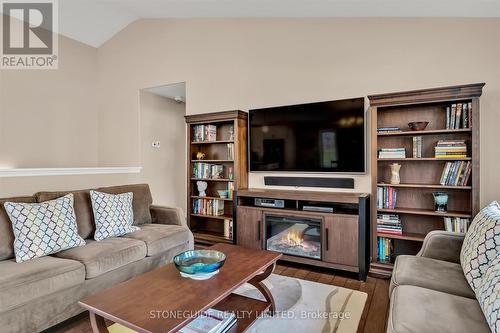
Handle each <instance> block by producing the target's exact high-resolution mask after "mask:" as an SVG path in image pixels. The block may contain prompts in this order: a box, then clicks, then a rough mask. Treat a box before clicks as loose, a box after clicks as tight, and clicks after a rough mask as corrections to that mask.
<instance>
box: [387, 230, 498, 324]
mask: <svg viewBox="0 0 500 333" xmlns="http://www.w3.org/2000/svg"><path fill="white" fill-rule="evenodd" d="M463 239H464V235H463V234H457V233H452V232H446V231H433V232H430V233H429V234H428V235H427V237H426V238H425V240H424V243H423V246H422V249H421V250H420V252H419V253H418V254H417V255H416V256H408V255H401V256H398V257H397V258H396V263H395V265H394V270H393V273H392V279H391V284H390V289H389V295H390V298H391V302H390V308H389V319H388V322H387V332H388V333H410V332H411V333H420V332H421V333H430V332H435V333H438V332H450V333H452V332H453V333H462V332H463V333H472V332H474V333H483V332H485V333H486V332H491V331H490V329H489V327H488V323H487V322H486V319H485V317H484V314H483V312H482V310H481V307H480V306H479V302H478V301H477V300H476V296H475V294H474V292H473V291H472V289H471V288H470V286H469V284H468V283H467V280H466V279H465V276H464V273H463V271H462V266H461V265H460V249H461V247H462V242H463Z"/></svg>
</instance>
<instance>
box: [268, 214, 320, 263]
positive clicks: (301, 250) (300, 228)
mask: <svg viewBox="0 0 500 333" xmlns="http://www.w3.org/2000/svg"><path fill="white" fill-rule="evenodd" d="M264 221H265V228H266V229H265V230H266V249H267V250H269V251H275V252H280V253H283V254H287V255H292V256H298V257H305V258H310V259H319V260H321V220H320V219H315V218H309V217H297V216H294V217H291V216H280V215H267V214H266V215H265V220H264Z"/></svg>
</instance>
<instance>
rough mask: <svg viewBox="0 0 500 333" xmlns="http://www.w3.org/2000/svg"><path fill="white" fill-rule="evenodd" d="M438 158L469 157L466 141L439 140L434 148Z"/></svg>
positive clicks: (435, 155)
mask: <svg viewBox="0 0 500 333" xmlns="http://www.w3.org/2000/svg"><path fill="white" fill-rule="evenodd" d="M434 157H436V158H464V157H467V145H466V143H465V140H439V141H438V142H437V144H436V147H434Z"/></svg>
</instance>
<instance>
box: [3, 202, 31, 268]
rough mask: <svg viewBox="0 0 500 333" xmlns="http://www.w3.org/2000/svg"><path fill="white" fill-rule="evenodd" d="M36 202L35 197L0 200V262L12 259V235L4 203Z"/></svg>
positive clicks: (10, 223)
mask: <svg viewBox="0 0 500 333" xmlns="http://www.w3.org/2000/svg"><path fill="white" fill-rule="evenodd" d="M7 201H9V202H26V203H33V202H36V200H35V197H17V198H6V199H0V260H6V259H11V258H14V233H13V232H12V222H11V221H10V218H9V215H7V212H6V211H5V207H4V206H3V204H4V203H5V202H7Z"/></svg>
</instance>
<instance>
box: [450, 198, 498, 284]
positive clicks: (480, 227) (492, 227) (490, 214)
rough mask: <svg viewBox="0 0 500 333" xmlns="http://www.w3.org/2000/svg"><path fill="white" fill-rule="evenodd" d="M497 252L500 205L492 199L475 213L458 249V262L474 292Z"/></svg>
mask: <svg viewBox="0 0 500 333" xmlns="http://www.w3.org/2000/svg"><path fill="white" fill-rule="evenodd" d="M498 253H500V206H499V205H498V202H496V201H494V202H492V203H491V204H489V205H488V206H486V207H485V208H483V209H482V210H481V211H480V212H479V214H477V215H476V217H475V218H474V220H473V221H472V223H471V225H470V227H469V230H468V231H467V234H466V235H465V239H464V243H463V245H462V250H461V251H460V263H461V264H462V269H463V271H464V274H465V278H466V279H467V281H468V282H469V285H470V286H471V288H472V290H474V292H475V293H476V294H477V292H478V289H479V287H480V285H481V279H482V277H483V275H484V273H485V272H486V270H487V269H488V267H489V266H490V265H491V263H492V261H493V260H495V258H496V257H497V255H498Z"/></svg>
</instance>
